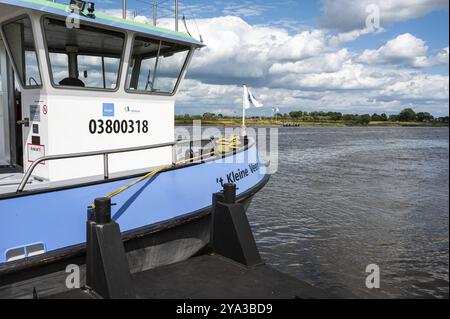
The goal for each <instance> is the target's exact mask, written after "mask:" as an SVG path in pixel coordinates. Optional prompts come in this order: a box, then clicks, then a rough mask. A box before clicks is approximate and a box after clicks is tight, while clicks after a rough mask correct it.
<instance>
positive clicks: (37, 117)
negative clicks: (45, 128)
mask: <svg viewBox="0 0 450 319" xmlns="http://www.w3.org/2000/svg"><path fill="white" fill-rule="evenodd" d="M30 121H31V122H40V121H41V107H40V106H39V105H30Z"/></svg>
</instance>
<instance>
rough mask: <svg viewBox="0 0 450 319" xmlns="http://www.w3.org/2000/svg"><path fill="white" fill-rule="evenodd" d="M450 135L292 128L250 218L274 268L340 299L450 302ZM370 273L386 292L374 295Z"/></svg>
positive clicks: (283, 136) (282, 137)
mask: <svg viewBox="0 0 450 319" xmlns="http://www.w3.org/2000/svg"><path fill="white" fill-rule="evenodd" d="M448 139H449V130H448V128H326V127H319V128H284V129H280V131H279V170H278V173H277V174H275V175H273V176H272V178H271V180H270V182H269V184H268V185H267V186H266V187H265V188H264V189H263V190H262V191H261V192H260V193H259V194H258V195H257V196H256V197H255V199H254V202H253V204H252V206H251V208H250V210H249V218H250V220H251V223H252V227H253V229H254V232H255V236H256V240H257V243H258V246H259V248H260V251H261V253H262V255H263V257H264V258H265V259H266V260H267V262H268V264H271V265H273V266H275V267H276V268H278V269H280V270H282V271H284V272H287V273H289V274H291V275H294V276H296V277H298V278H300V279H302V280H305V281H307V282H309V283H311V284H313V285H315V286H318V287H320V288H323V289H326V290H328V291H330V292H332V293H334V294H335V295H337V296H340V297H365V298H367V297H380V298H387V297H409V298H410V297H447V298H448V296H449V279H448V272H449V270H448V267H449V228H448V227H449V225H448V219H449V206H448V205H449V199H448V198H449V192H448V186H449V175H448V170H449V140H448ZM368 264H377V265H378V266H379V267H380V270H381V288H380V289H375V290H369V289H367V288H366V287H365V278H366V276H367V275H368V274H367V273H365V270H366V266H367V265H368Z"/></svg>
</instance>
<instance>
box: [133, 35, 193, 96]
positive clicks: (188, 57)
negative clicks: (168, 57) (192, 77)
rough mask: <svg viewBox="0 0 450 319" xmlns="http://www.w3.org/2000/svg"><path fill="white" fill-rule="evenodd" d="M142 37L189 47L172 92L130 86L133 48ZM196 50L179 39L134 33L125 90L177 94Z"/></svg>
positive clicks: (154, 93)
mask: <svg viewBox="0 0 450 319" xmlns="http://www.w3.org/2000/svg"><path fill="white" fill-rule="evenodd" d="M138 37H141V38H147V39H150V40H153V41H159V42H161V41H166V42H169V43H176V44H181V45H185V46H186V47H188V48H189V52H188V54H187V56H186V59H185V61H184V63H183V67H182V68H181V70H180V73H179V74H178V78H177V82H176V84H175V86H174V89H173V91H172V92H170V93H169V92H157V91H141V90H132V89H130V88H128V75H129V74H128V72H129V71H130V65H131V64H132V62H133V50H134V44H135V42H136V38H138ZM194 52H195V48H194V47H193V46H192V45H189V44H186V43H183V42H179V41H173V40H169V39H165V38H161V37H156V36H149V35H148V34H143V33H138V32H136V33H134V34H133V40H132V41H131V50H130V59H129V61H128V68H127V71H126V72H127V74H126V78H125V92H126V93H130V94H141V95H142V94H144V95H157V96H175V94H176V93H177V92H178V89H179V87H180V83H181V80H182V79H181V78H182V76H181V75H182V74H183V73H185V72H186V70H187V66H188V64H189V63H190V61H191V59H192V56H193V54H194Z"/></svg>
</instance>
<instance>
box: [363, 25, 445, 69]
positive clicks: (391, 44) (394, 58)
mask: <svg viewBox="0 0 450 319" xmlns="http://www.w3.org/2000/svg"><path fill="white" fill-rule="evenodd" d="M445 50H447V51H445ZM358 61H359V62H361V63H366V64H405V65H408V66H411V67H417V68H423V67H431V66H434V65H438V64H445V63H448V48H446V49H443V50H442V51H441V52H439V53H438V54H437V55H436V56H435V57H432V56H431V57H430V56H429V55H428V46H427V45H426V43H425V41H423V40H422V39H419V38H416V37H415V36H413V35H412V34H410V33H405V34H401V35H399V36H397V37H396V38H395V39H392V40H390V41H388V42H387V43H386V44H385V45H383V46H382V47H380V48H379V49H377V50H365V51H364V52H363V53H362V54H361V56H360V57H359V58H358Z"/></svg>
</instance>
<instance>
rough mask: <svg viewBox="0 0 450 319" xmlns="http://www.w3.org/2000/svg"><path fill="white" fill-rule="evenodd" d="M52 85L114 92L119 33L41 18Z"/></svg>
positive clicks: (119, 61) (121, 45) (119, 54)
mask: <svg viewBox="0 0 450 319" xmlns="http://www.w3.org/2000/svg"><path fill="white" fill-rule="evenodd" d="M44 32H45V38H46V43H47V49H48V59H49V62H50V74H51V78H52V82H53V85H54V86H56V87H58V86H62V87H77V88H91V89H100V90H114V89H116V88H117V86H118V82H119V73H120V66H121V64H122V56H123V50H124V44H125V36H124V35H123V34H122V33H120V32H114V31H109V30H104V29H100V28H95V27H90V26H85V25H81V26H80V28H77V29H70V28H67V27H66V23H65V21H60V20H56V19H51V18H45V19H44Z"/></svg>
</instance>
